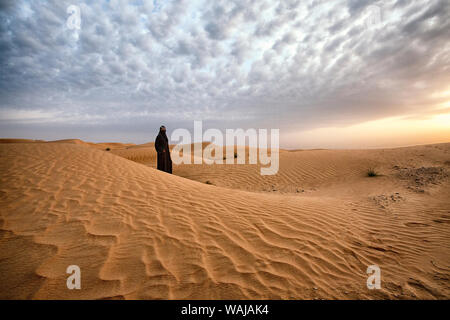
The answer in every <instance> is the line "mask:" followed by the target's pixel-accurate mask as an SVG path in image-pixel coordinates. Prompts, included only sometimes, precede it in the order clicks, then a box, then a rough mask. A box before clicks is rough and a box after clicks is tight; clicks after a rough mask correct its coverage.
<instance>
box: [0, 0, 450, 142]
mask: <svg viewBox="0 0 450 320" xmlns="http://www.w3.org/2000/svg"><path fill="white" fill-rule="evenodd" d="M70 5H76V6H79V8H80V12H81V28H80V29H79V30H77V29H70V28H69V27H68V26H67V19H68V18H69V14H68V13H67V8H68V7H69V6H70ZM449 30H450V3H449V2H448V1H445V0H443V1H438V0H434V1H433V0H432V1H405V0H396V1H360V0H349V1H320V0H319V1H300V0H284V1H272V0H226V1H225V0H223V1H222V0H217V1H203V0H190V1H187V0H165V1H161V0H155V1H153V0H152V1H146V0H135V1H122V0H110V1H90V0H89V1H76V0H70V1H61V0H47V1H34V0H31V1H5V0H0V68H1V70H2V71H1V75H0V136H3V137H6V136H14V137H28V138H44V139H57V138H67V137H80V138H83V139H87V140H91V141H99V140H105V139H108V140H118V141H134V142H144V141H148V140H152V139H153V136H152V135H153V134H154V132H155V130H156V128H158V127H159V125H160V124H161V123H164V124H166V125H167V126H168V127H169V128H176V127H187V128H190V127H191V126H192V124H193V123H192V122H193V120H204V121H205V124H206V126H210V127H218V128H225V127H228V128H237V127H243V128H252V127H253V128H265V127H267V128H281V129H282V130H281V133H282V134H283V130H285V132H292V131H301V130H311V129H314V128H320V127H327V126H336V125H337V126H346V125H351V124H355V123H359V122H362V121H369V120H376V119H380V118H383V117H393V116H401V115H408V116H411V115H412V116H416V117H422V116H423V117H425V116H429V115H430V114H433V113H434V112H442V110H441V111H439V110H438V111H436V108H437V106H439V105H440V104H442V103H444V102H446V100H445V99H448V97H443V96H440V95H439V92H442V91H445V90H449V83H450V82H449V78H450V70H449V69H450V31H449ZM149 134H150V136H149Z"/></svg>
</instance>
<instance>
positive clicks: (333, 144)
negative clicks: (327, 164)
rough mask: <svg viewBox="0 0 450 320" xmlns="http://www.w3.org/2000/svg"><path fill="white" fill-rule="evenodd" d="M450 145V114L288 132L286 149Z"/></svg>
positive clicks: (284, 141) (396, 118) (283, 141)
mask: <svg viewBox="0 0 450 320" xmlns="http://www.w3.org/2000/svg"><path fill="white" fill-rule="evenodd" d="M445 142H450V112H447V113H441V114H436V115H433V116H429V117H427V118H422V119H417V118H413V117H391V118H383V119H379V120H375V121H368V122H363V123H359V124H356V125H351V126H348V127H323V128H317V129H313V130H308V131H303V132H295V133H289V134H286V135H285V136H284V139H282V141H281V145H282V146H286V147H287V148H299V146H300V147H301V148H332V149H342V148H357V149H359V148H381V147H402V146H411V145H420V144H432V143H445Z"/></svg>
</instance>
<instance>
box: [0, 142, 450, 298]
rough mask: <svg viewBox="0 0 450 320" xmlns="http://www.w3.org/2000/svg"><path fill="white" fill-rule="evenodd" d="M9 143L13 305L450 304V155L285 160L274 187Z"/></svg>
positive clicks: (291, 156)
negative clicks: (77, 276)
mask: <svg viewBox="0 0 450 320" xmlns="http://www.w3.org/2000/svg"><path fill="white" fill-rule="evenodd" d="M0 142H2V143H0V159H1V161H0V179H1V180H0V210H1V211H0V298H2V299H11V298H14V299H79V298H81V299H314V298H326V299H374V298H376V299H397V298H407V299H412V298H421V299H449V298H450V287H449V277H450V225H449V223H450V179H449V176H448V174H449V167H450V144H439V145H428V146H417V147H408V148H397V149H384V150H382V149H379V150H297V151H282V152H281V153H280V171H279V173H278V174H277V175H275V176H261V175H260V174H259V168H258V166H252V165H191V166H188V165H180V166H175V167H174V175H169V174H166V173H163V172H160V171H157V170H155V169H154V168H153V167H154V166H155V152H154V149H153V145H152V144H146V145H138V146H136V145H132V144H128V145H122V144H92V143H86V142H83V141H81V140H64V141H58V142H56V143H55V142H54V143H45V142H41V141H32V140H4V139H3V140H1V141H0ZM6 142H8V143H6ZM106 148H109V149H110V151H105V150H106ZM369 167H374V168H375V169H376V171H378V172H379V173H380V174H381V175H380V176H378V177H374V178H369V177H367V176H366V171H367V169H368V168H369ZM206 182H207V183H206ZM372 264H377V265H379V266H380V268H381V275H382V280H381V286H382V288H381V289H380V290H368V289H367V287H366V279H367V274H366V269H367V267H368V266H369V265H372ZM69 265H78V266H80V268H81V285H82V288H81V290H68V289H67V287H66V279H67V277H68V276H69V275H68V274H66V268H67V266H69Z"/></svg>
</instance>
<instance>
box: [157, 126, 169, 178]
mask: <svg viewBox="0 0 450 320" xmlns="http://www.w3.org/2000/svg"><path fill="white" fill-rule="evenodd" d="M155 149H156V152H157V153H158V157H157V168H158V170H161V171H164V172H167V173H172V159H171V158H170V149H169V139H167V135H166V127H164V126H161V127H160V128H159V133H158V136H157V137H156V140H155Z"/></svg>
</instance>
